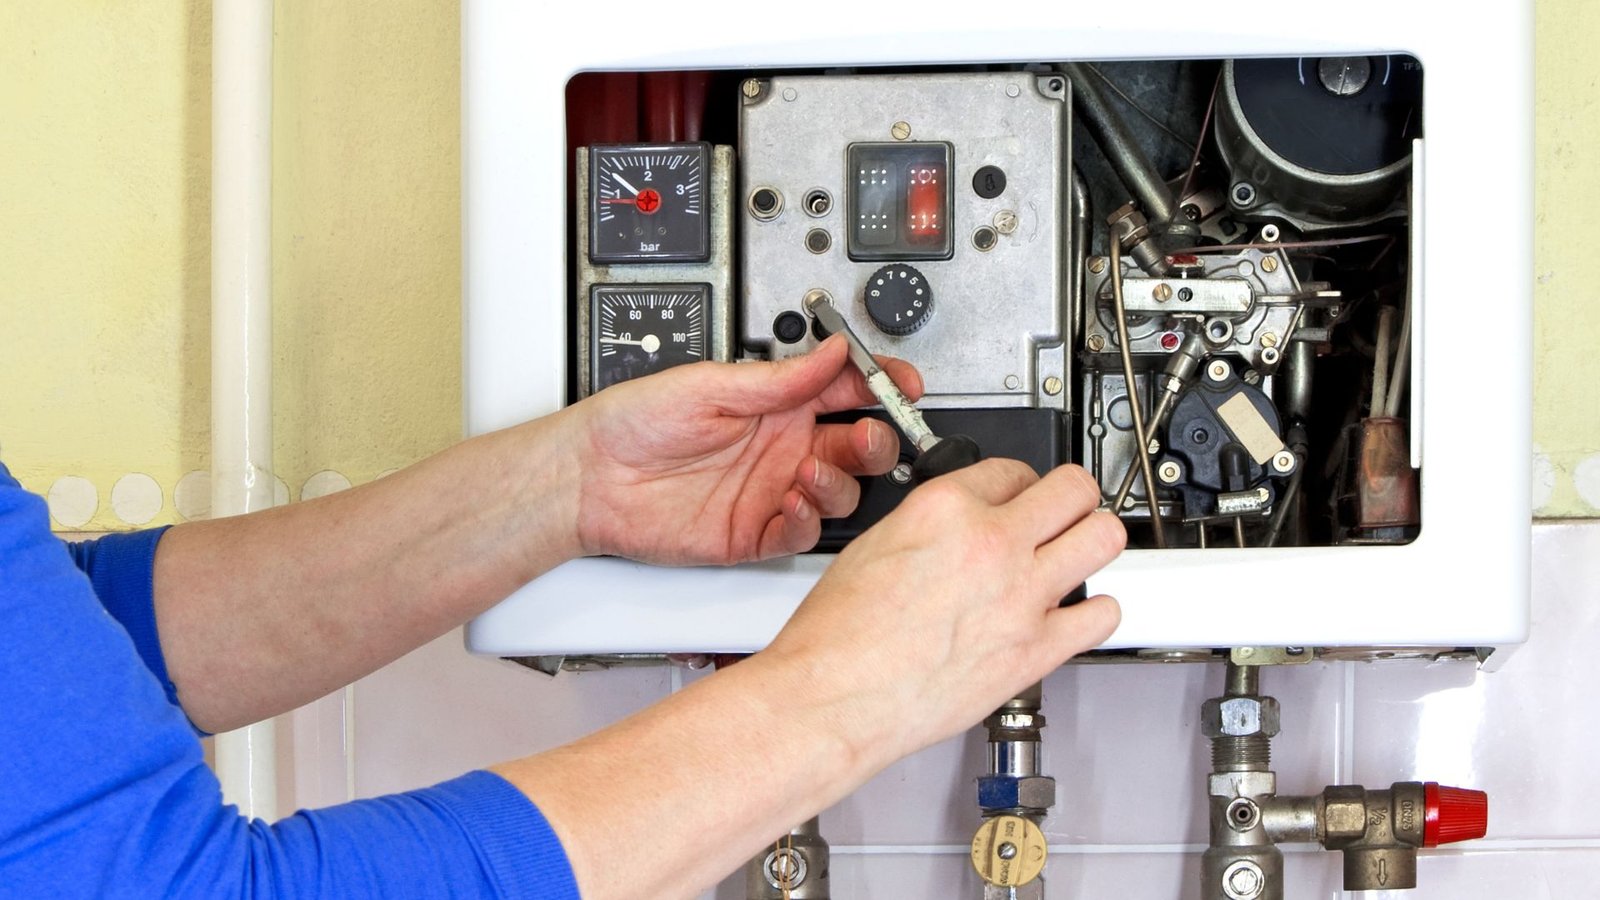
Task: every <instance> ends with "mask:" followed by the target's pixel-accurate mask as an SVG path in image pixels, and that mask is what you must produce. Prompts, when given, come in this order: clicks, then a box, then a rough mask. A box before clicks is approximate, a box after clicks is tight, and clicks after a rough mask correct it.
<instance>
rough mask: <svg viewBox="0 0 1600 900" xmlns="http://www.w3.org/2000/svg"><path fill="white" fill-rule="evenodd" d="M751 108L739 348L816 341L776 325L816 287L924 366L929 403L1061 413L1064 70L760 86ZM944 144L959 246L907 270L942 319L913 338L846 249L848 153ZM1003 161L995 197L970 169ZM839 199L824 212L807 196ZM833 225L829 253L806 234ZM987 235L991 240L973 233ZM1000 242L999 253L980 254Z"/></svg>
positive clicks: (788, 80)
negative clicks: (770, 207)
mask: <svg viewBox="0 0 1600 900" xmlns="http://www.w3.org/2000/svg"><path fill="white" fill-rule="evenodd" d="M743 96H744V98H745V101H744V104H743V107H742V109H741V112H740V123H739V124H740V148H739V149H740V164H741V171H742V173H743V178H744V180H743V184H742V186H741V201H740V202H739V204H738V205H737V208H738V209H739V210H741V214H742V215H743V216H744V217H745V218H744V222H743V228H742V231H743V233H742V235H741V238H740V249H741V263H742V266H743V273H742V276H741V284H742V286H743V296H742V298H741V308H742V310H743V312H744V316H743V319H742V324H741V325H740V328H739V331H740V333H739V338H740V341H741V343H742V344H743V346H744V347H745V348H746V349H748V350H750V351H752V352H756V353H761V354H765V355H770V356H771V357H772V358H783V357H788V356H795V355H798V354H801V353H804V352H806V351H807V350H810V349H811V348H812V347H814V346H815V345H816V339H815V337H814V336H810V335H808V336H807V337H806V338H804V339H802V340H800V341H799V342H797V343H793V344H785V343H782V342H781V341H777V340H775V339H774V338H773V334H772V326H773V321H774V320H775V319H776V318H777V317H778V316H779V315H780V314H781V313H783V312H785V311H788V310H800V309H801V308H802V306H801V299H802V298H803V297H804V296H805V295H806V293H807V292H808V291H811V290H815V289H820V290H825V291H827V292H828V293H829V294H830V295H831V296H832V297H833V299H834V303H835V305H837V306H838V307H839V309H840V310H841V311H842V312H843V313H844V315H845V317H846V318H847V319H848V320H849V321H850V325H851V327H852V328H853V329H856V330H857V331H858V332H860V333H861V334H862V335H863V336H867V335H871V336H872V338H873V339H872V346H873V348H874V350H876V351H878V352H881V353H887V354H893V355H895V356H899V357H902V358H904V359H907V360H910V361H911V362H912V363H913V364H914V365H916V366H917V368H918V369H919V370H920V371H921V373H922V376H923V379H924V381H925V382H926V385H927V391H928V396H927V399H926V400H924V405H926V406H930V407H1028V406H1037V407H1047V408H1054V409H1065V408H1066V405H1067V403H1068V398H1069V397H1070V396H1071V392H1070V391H1066V390H1060V389H1059V387H1058V389H1057V392H1056V393H1055V394H1054V395H1051V394H1048V393H1046V392H1045V391H1044V390H1043V383H1044V379H1046V378H1047V377H1051V376H1054V377H1055V378H1057V379H1060V381H1058V382H1055V383H1056V384H1057V385H1059V384H1061V383H1064V382H1065V381H1066V356H1065V353H1064V352H1063V350H1064V346H1065V344H1066V343H1067V342H1068V341H1069V340H1070V339H1071V335H1070V333H1069V325H1068V319H1067V312H1066V310H1067V282H1066V249H1065V248H1066V247H1067V240H1068V234H1067V230H1068V225H1067V223H1068V222H1069V221H1070V216H1067V215H1066V210H1067V200H1066V182H1065V177H1064V176H1065V173H1067V172H1068V171H1070V166H1071V151H1070V147H1069V144H1068V141H1067V137H1066V136H1067V133H1068V132H1067V128H1068V124H1069V123H1068V111H1067V110H1068V105H1067V103H1066V98H1067V96H1068V86H1067V80H1066V77H1065V76H1063V75H1057V74H1043V75H1040V74H1030V73H1023V72H1000V73H982V74H964V73H963V74H941V75H890V76H886V75H871V76H850V75H828V76H801V77H776V78H772V79H770V80H764V81H755V80H753V81H751V82H748V83H747V84H746V89H745V90H744V92H743ZM890 140H907V141H945V142H948V143H950V144H951V145H952V147H953V177H952V181H953V185H954V191H953V194H954V197H953V201H952V208H951V220H952V227H951V231H952V237H953V243H954V253H953V255H952V256H951V258H950V259H948V260H917V261H912V262H910V265H912V266H914V267H916V268H917V270H918V271H920V272H922V273H924V274H925V275H926V276H927V278H928V281H929V283H930V284H931V285H932V288H933V293H934V296H935V297H936V298H937V299H936V300H935V303H934V311H933V315H932V316H931V317H930V319H929V320H928V323H927V324H926V325H925V326H923V327H921V328H920V329H918V330H917V331H915V332H913V333H912V334H909V335H905V336H903V337H891V336H890V335H887V334H884V333H882V332H880V331H878V330H877V329H876V328H874V327H873V325H872V323H871V321H870V319H869V318H868V317H867V313H866V308H865V305H864V303H863V300H862V290H863V287H864V286H865V284H866V281H867V277H868V276H869V275H871V274H872V273H873V272H875V271H877V269H878V268H880V267H881V266H882V265H883V263H881V262H853V261H851V260H850V259H849V258H848V256H847V254H846V252H845V250H846V243H847V242H846V240H845V233H844V232H845V226H846V224H847V223H846V222H845V217H846V208H847V204H846V202H845V198H846V197H847V195H848V191H847V189H846V188H847V185H846V183H845V179H846V165H845V161H846V150H847V148H848V147H849V145H851V144H853V143H881V142H884V141H890ZM983 166H998V167H999V168H1001V169H1002V170H1004V172H1005V175H1006V187H1005V190H1004V191H1003V192H1002V193H1001V194H1000V195H999V196H998V197H995V198H993V199H987V200H986V199H984V198H982V197H980V196H979V195H978V194H977V192H976V191H974V190H973V186H972V180H973V176H974V174H975V173H976V172H977V171H978V169H980V168H981V167H983ZM761 188H767V189H771V190H776V191H778V192H779V193H780V194H781V195H782V197H783V206H782V211H781V212H780V213H779V214H778V215H777V216H776V217H775V218H762V217H758V216H757V215H755V214H754V213H753V212H752V210H751V209H750V208H749V204H748V203H747V202H745V201H747V200H748V198H749V197H750V195H751V194H752V193H753V192H754V191H756V190H758V189H761ZM818 191H821V192H825V193H826V195H827V196H828V197H830V198H831V202H830V203H829V204H828V208H827V211H826V212H825V213H824V214H822V215H816V214H815V213H814V211H812V210H810V209H807V208H806V205H805V204H803V203H802V200H803V198H805V197H806V196H808V195H813V194H814V193H815V192H818ZM814 229H825V230H826V231H827V232H829V233H830V235H831V237H832V241H831V242H830V246H829V248H828V249H827V250H826V251H825V252H822V253H816V252H813V251H812V250H811V249H809V248H808V247H807V244H806V238H807V235H808V234H809V233H810V232H812V231H813V230H814ZM980 229H985V230H986V231H985V233H984V235H983V236H982V239H979V240H976V241H975V238H976V237H978V232H979V230H980ZM988 239H992V240H993V244H992V246H991V247H990V248H989V249H987V250H981V249H979V247H978V245H979V244H981V243H983V242H984V240H988Z"/></svg>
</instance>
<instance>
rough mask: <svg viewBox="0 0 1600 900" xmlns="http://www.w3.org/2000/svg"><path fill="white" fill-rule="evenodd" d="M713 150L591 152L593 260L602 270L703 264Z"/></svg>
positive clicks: (707, 251)
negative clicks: (636, 264) (637, 264)
mask: <svg viewBox="0 0 1600 900" xmlns="http://www.w3.org/2000/svg"><path fill="white" fill-rule="evenodd" d="M710 161H711V145H709V144H655V145H645V144H611V145H600V146H596V147H591V148H590V149H589V203H590V207H591V208H590V210H589V259H590V260H591V261H592V262H594V263H596V264H603V263H628V262H705V261H706V260H707V259H709V258H710V255H711V229H710V218H711V217H710V215H709V214H708V211H707V209H706V179H707V176H708V174H709V172H710Z"/></svg>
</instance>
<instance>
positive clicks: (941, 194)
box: [905, 163, 949, 244]
mask: <svg viewBox="0 0 1600 900" xmlns="http://www.w3.org/2000/svg"><path fill="white" fill-rule="evenodd" d="M944 178H945V171H944V166H943V165H942V164H939V163H916V164H913V165H911V166H908V167H907V168H906V222H905V228H906V240H907V242H909V243H912V244H942V243H944V229H945V221H946V219H947V218H948V217H949V211H948V210H946V209H945V205H944V200H945V196H946V191H945V183H944Z"/></svg>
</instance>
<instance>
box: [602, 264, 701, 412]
mask: <svg viewBox="0 0 1600 900" xmlns="http://www.w3.org/2000/svg"><path fill="white" fill-rule="evenodd" d="M710 312H711V285H709V284H597V285H595V286H594V287H593V288H591V289H590V292H589V315H590V320H589V321H590V327H589V334H590V341H592V344H591V345H590V348H589V359H590V366H591V367H592V369H591V372H590V383H591V384H593V385H594V390H597V391H598V390H601V389H603V388H607V387H610V386H611V385H613V384H616V383H618V382H620V381H627V380H628V379H630V378H638V377H640V376H641V375H649V374H651V373H654V372H660V371H662V370H663V369H670V368H672V367H673V366H679V365H683V364H684V363H692V362H699V361H701V360H703V359H706V358H707V353H706V323H707V322H708V321H709V320H710Z"/></svg>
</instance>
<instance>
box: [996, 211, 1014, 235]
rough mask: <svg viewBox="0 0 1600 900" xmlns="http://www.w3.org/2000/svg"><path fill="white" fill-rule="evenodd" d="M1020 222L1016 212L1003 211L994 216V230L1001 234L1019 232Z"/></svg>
mask: <svg viewBox="0 0 1600 900" xmlns="http://www.w3.org/2000/svg"><path fill="white" fill-rule="evenodd" d="M1018 221H1019V220H1018V219H1017V214H1016V211H1014V210H1009V209H1002V210H1000V211H999V212H997V213H995V214H994V230H995V231H998V232H1000V233H1001V234H1010V233H1011V232H1013V231H1016V230H1017V223H1018Z"/></svg>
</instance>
